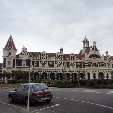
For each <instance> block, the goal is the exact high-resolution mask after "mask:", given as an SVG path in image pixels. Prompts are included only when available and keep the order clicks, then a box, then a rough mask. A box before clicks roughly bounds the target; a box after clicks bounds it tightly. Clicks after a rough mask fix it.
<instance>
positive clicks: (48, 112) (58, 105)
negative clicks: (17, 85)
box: [0, 87, 113, 113]
mask: <svg viewBox="0 0 113 113" xmlns="http://www.w3.org/2000/svg"><path fill="white" fill-rule="evenodd" d="M51 89H52V92H53V94H54V97H53V99H52V101H51V103H50V104H45V103H37V104H36V105H32V106H31V107H30V113H113V101H112V99H113V89H85V88H55V87H53V88H51ZM9 90H11V89H9V88H8V89H0V101H1V103H0V113H22V112H23V111H24V110H25V112H24V113H27V111H26V108H27V107H26V106H25V105H24V104H23V103H15V104H11V105H10V103H9V101H8V98H7V94H8V92H9ZM2 102H3V103H2ZM5 103H6V104H5ZM15 106H16V107H15ZM3 109H4V110H7V112H5V111H3ZM17 109H18V112H17ZM11 110H12V111H13V112H12V111H11ZM15 110H16V112H15ZM19 110H20V111H19Z"/></svg>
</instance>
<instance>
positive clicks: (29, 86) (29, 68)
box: [27, 60, 32, 112]
mask: <svg viewBox="0 0 113 113" xmlns="http://www.w3.org/2000/svg"><path fill="white" fill-rule="evenodd" d="M31 68H32V66H31V60H29V80H28V83H29V89H28V99H27V110H28V112H29V103H30V102H29V97H30V74H31V73H30V72H31Z"/></svg>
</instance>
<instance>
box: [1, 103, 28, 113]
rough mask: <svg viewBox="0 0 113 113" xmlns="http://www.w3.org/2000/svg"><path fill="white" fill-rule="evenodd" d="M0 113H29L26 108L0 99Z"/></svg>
mask: <svg viewBox="0 0 113 113" xmlns="http://www.w3.org/2000/svg"><path fill="white" fill-rule="evenodd" d="M0 113H30V112H28V111H27V109H24V108H21V107H17V106H14V105H11V104H8V103H5V102H2V101H0Z"/></svg>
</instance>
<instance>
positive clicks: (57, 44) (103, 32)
mask: <svg viewBox="0 0 113 113" xmlns="http://www.w3.org/2000/svg"><path fill="white" fill-rule="evenodd" d="M10 34H11V35H12V37H13V40H14V42H15V46H16V48H17V49H18V51H17V53H19V52H21V50H22V47H23V46H25V47H26V48H27V50H28V51H29V52H42V51H46V52H47V53H51V52H52V53H53V52H54V53H56V52H59V50H60V48H61V47H63V49H64V53H69V54H70V53H79V51H80V50H81V49H82V40H83V39H84V37H85V36H87V38H88V40H89V41H90V46H92V43H93V41H96V43H97V48H98V49H99V50H100V53H101V54H105V51H108V52H109V54H110V55H111V56H112V55H113V0H0V62H2V56H3V48H4V47H5V44H6V42H7V40H8V38H9V36H10Z"/></svg>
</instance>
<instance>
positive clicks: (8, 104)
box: [0, 100, 27, 111]
mask: <svg viewBox="0 0 113 113" xmlns="http://www.w3.org/2000/svg"><path fill="white" fill-rule="evenodd" d="M0 103H2V104H5V105H8V106H12V107H15V108H19V109H23V110H26V111H27V109H26V108H23V107H19V106H16V105H12V104H9V103H6V102H3V101H1V100H0Z"/></svg>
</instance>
